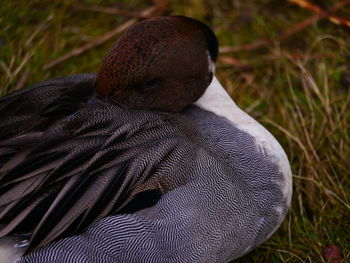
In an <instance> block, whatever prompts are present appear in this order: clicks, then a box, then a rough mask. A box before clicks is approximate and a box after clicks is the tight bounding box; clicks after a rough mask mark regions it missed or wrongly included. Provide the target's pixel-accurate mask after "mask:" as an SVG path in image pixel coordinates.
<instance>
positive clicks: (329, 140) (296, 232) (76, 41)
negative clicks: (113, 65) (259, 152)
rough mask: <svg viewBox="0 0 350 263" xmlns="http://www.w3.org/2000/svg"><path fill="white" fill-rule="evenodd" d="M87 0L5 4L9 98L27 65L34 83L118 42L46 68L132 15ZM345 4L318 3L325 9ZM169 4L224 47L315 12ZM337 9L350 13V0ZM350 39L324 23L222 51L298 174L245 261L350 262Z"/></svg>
mask: <svg viewBox="0 0 350 263" xmlns="http://www.w3.org/2000/svg"><path fill="white" fill-rule="evenodd" d="M77 2H78V1H73V0H69V1H63V0H61V1H48V0H46V1H39V0H37V1H34V0H32V1H27V2H26V3H25V4H23V3H22V1H19V0H17V1H3V2H2V3H1V6H0V95H4V94H6V93H8V92H10V91H11V90H13V89H15V87H16V84H17V83H18V81H19V79H20V78H21V76H23V74H24V73H25V72H26V71H27V72H29V78H28V79H27V81H26V85H30V84H34V83H36V82H39V81H42V80H45V79H47V78H50V77H57V76H64V75H69V74H75V73H82V72H96V71H97V69H98V65H99V63H100V60H101V58H102V57H103V56H104V54H105V53H106V51H107V50H108V48H109V47H110V46H111V45H112V44H113V41H109V42H107V43H106V44H104V45H102V46H100V47H98V48H95V49H92V50H90V51H89V52H87V53H85V54H83V55H80V56H78V57H75V58H72V59H70V60H67V61H66V62H64V63H62V64H60V65H58V66H56V67H54V68H52V69H50V70H43V69H42V68H43V65H45V64H46V63H48V62H50V61H51V60H53V59H55V58H57V57H59V56H61V55H63V54H65V53H66V52H68V51H70V50H72V49H73V48H77V47H80V46H82V45H83V44H85V43H86V42H88V41H91V40H92V39H94V38H96V37H98V36H100V35H102V34H104V33H106V32H108V31H110V30H112V29H114V28H115V27H116V26H118V25H119V24H120V23H121V22H123V21H125V18H122V17H118V16H113V15H107V14H103V13H97V12H92V11H83V10H81V9H77V8H75V5H76V3H77ZM113 2H116V1H112V0H110V1H101V0H85V1H79V3H83V4H86V5H88V4H94V5H109V4H113ZM336 2H337V1H314V3H317V4H319V5H320V6H322V7H323V8H330V7H331V6H332V5H333V4H335V3H336ZM150 4H151V3H150V2H147V1H137V0H133V1H126V0H123V1H118V3H114V6H117V7H120V8H123V9H126V10H141V9H143V8H145V7H147V6H149V5H150ZM169 10H170V12H171V13H173V14H183V15H187V16H192V17H195V18H198V19H201V20H203V21H205V22H207V23H208V24H209V25H211V27H212V28H213V29H214V31H215V32H216V34H217V36H218V38H219V41H220V44H221V45H222V46H235V47H237V46H242V45H244V44H247V43H253V42H255V41H258V40H261V39H265V38H274V37H277V36H279V35H280V34H282V33H283V32H286V31H288V30H289V29H290V28H292V27H293V26H294V25H296V24H297V23H299V22H301V21H303V20H305V19H307V18H308V17H310V16H312V15H313V14H312V13H310V12H309V11H307V10H305V9H301V8H299V7H297V6H294V5H292V4H290V3H288V2H283V1H280V0H262V1H258V0H248V1H230V0H225V1H218V0H216V1H215V0H209V1H204V0H189V1H184V0H181V1H175V0H171V1H170V3H169ZM337 14H338V15H341V16H343V17H348V18H349V17H350V6H346V7H343V8H342V9H341V10H340V11H339V12H337ZM349 46H350V35H349V29H347V28H344V27H341V26H339V25H335V24H332V23H330V22H329V21H327V20H319V21H317V22H315V23H313V24H311V25H310V26H308V27H307V28H306V29H304V30H303V31H301V32H299V33H296V34H293V35H292V36H290V37H289V38H287V39H285V40H283V41H274V42H271V43H270V44H269V45H267V46H266V47H264V48H261V49H256V50H251V51H240V52H233V53H228V54H223V55H222V56H221V59H220V60H219V63H218V65H217V74H218V77H219V79H220V80H221V82H222V83H223V85H224V86H225V87H226V88H227V90H228V92H229V93H230V94H231V96H232V97H233V98H234V100H235V101H236V102H237V104H238V105H240V106H241V107H242V108H243V109H244V110H246V111H247V112H249V113H250V114H251V115H252V116H253V117H254V118H256V119H257V120H258V121H259V122H261V123H262V124H264V126H266V127H267V128H268V129H269V130H270V131H271V132H272V133H273V134H274V135H275V136H276V137H277V139H278V140H279V141H280V142H281V144H282V145H283V147H284V149H285V150H286V152H287V155H288V156H289V159H290V162H291V164H292V170H293V179H294V189H293V190H294V195H293V201H292V207H291V209H290V212H289V214H288V215H287V217H286V220H285V221H284V223H283V225H282V226H281V228H280V229H279V230H278V231H277V232H276V233H275V234H274V235H273V236H272V237H271V239H270V240H269V241H268V242H266V243H265V244H263V245H262V246H261V247H259V248H257V249H256V250H254V251H253V252H251V253H250V254H248V255H246V256H244V257H243V258H241V259H239V260H238V261H237V262H326V261H325V260H324V259H323V256H322V254H323V249H324V248H325V247H326V246H330V245H335V246H338V247H340V248H341V250H342V255H343V258H344V262H345V260H346V259H348V258H350V232H349V229H350V83H349V81H350V59H349V55H350V50H349ZM233 59H234V60H233ZM346 78H348V81H346Z"/></svg>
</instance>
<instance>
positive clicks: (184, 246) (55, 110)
mask: <svg viewBox="0 0 350 263" xmlns="http://www.w3.org/2000/svg"><path fill="white" fill-rule="evenodd" d="M93 82H94V76H93V75H78V76H72V77H68V78H64V79H61V80H55V81H53V82H50V81H49V82H46V84H41V85H42V86H40V89H39V90H38V92H42V93H43V94H45V92H48V93H49V94H51V95H48V97H50V96H51V97H50V98H51V99H48V101H47V103H46V105H42V104H40V106H38V109H35V112H36V115H35V116H27V115H26V114H25V113H24V112H21V111H20V110H18V109H16V110H14V111H13V112H14V113H13V115H14V118H11V116H7V117H6V121H5V122H2V121H1V123H4V124H0V130H7V131H8V130H10V132H3V133H1V138H2V140H1V141H0V160H1V163H0V164H1V166H0V167H1V168H0V176H1V177H0V192H1V195H0V205H1V206H0V209H1V210H0V222H1V224H4V227H3V228H2V232H1V233H2V234H3V235H5V234H7V233H12V232H14V231H20V230H21V231H30V232H32V233H33V236H32V239H31V245H30V249H34V248H36V247H37V246H42V245H45V244H47V243H48V242H50V241H52V240H55V239H57V238H58V237H64V236H68V235H73V234H79V233H81V232H82V231H84V230H85V229H86V227H88V226H89V225H91V224H93V223H94V224H93V225H92V226H90V227H89V228H88V230H86V231H85V232H83V233H82V234H79V235H76V236H71V237H67V238H65V239H61V240H58V241H56V242H53V243H51V244H49V245H47V246H45V247H43V248H41V249H39V250H37V251H34V252H33V253H32V254H29V255H27V256H26V257H25V258H24V259H23V262H65V263H67V262H225V261H227V260H228V259H231V258H237V257H239V256H241V255H243V254H245V253H246V252H247V251H249V250H251V249H253V248H254V247H256V246H258V245H259V244H261V243H262V242H263V241H265V240H266V239H267V238H268V237H269V235H270V234H271V232H272V231H273V230H274V229H275V226H276V224H278V223H279V222H280V219H281V217H283V216H284V215H285V213H286V211H287V203H286V200H284V199H283V194H282V192H281V189H280V181H281V180H282V177H281V172H280V171H279V169H278V166H277V165H276V164H275V163H273V161H271V160H269V157H268V156H267V155H266V154H265V153H264V152H262V151H261V150H260V149H259V148H257V147H256V145H255V142H254V138H253V137H251V136H249V135H248V134H246V133H244V132H242V131H240V130H239V129H237V127H235V126H234V125H232V123H230V122H228V121H227V120H226V119H225V118H221V117H218V116H216V115H214V114H212V113H209V112H206V111H204V110H201V109H199V108H197V107H190V108H188V109H187V110H186V111H184V112H183V113H182V114H181V115H180V114H167V113H161V112H149V111H142V110H130V109H125V108H123V107H120V106H114V105H112V104H110V103H109V102H107V101H101V100H97V99H93V98H90V99H89V97H90V96H91V94H92V85H93ZM52 83H55V84H52ZM67 83H69V85H67ZM61 84H62V85H61ZM63 86H64V87H67V86H68V87H69V88H68V89H66V88H65V89H63V88H62V87H63ZM45 87H46V88H45ZM77 87H79V88H77ZM82 87H84V88H85V89H84V92H82V93H80V95H79V98H78V97H77V100H78V102H79V103H78V104H77V101H73V102H72V101H69V100H67V99H65V98H66V97H67V96H66V94H67V93H72V92H77V90H81V88H82ZM29 89H31V88H29ZM46 90H48V91H46ZM23 94H25V91H23ZM82 95H83V96H82ZM41 97H42V94H41ZM58 97H59V98H61V99H60V100H57V98H58ZM2 100H3V102H5V103H3V102H1V104H0V105H8V106H7V107H14V104H15V101H16V99H15V98H14V97H11V96H10V97H8V98H7V99H6V97H5V98H4V99H2ZM7 100H8V102H6V101H7ZM50 100H51V102H50ZM45 101H46V100H45ZM53 101H55V102H54V103H52V102H53ZM35 103H41V102H37V101H34V100H33V103H32V104H30V103H28V107H35ZM74 105H75V106H74ZM76 105H79V107H77V106H76ZM5 107H6V106H3V108H2V109H0V113H1V110H3V111H6V110H5ZM0 116H2V115H0ZM0 118H2V117H0ZM42 123H45V125H47V124H49V128H48V129H47V130H43V129H42ZM1 125H3V126H1ZM10 127H13V130H11V129H10ZM26 136H27V137H26ZM19 142H21V143H19ZM22 142H24V143H22ZM152 191H156V193H157V194H156V197H155V199H156V200H151V199H152V198H150V201H149V202H147V201H146V202H145V203H143V204H139V205H136V208H135V204H134V205H133V206H132V205H131V204H132V203H133V201H134V200H135V199H136V198H137V197H138V196H139V195H140V194H142V193H148V192H152ZM148 197H149V195H146V196H145V198H146V199H147V198H148ZM151 201H152V202H151ZM157 201H158V202H157ZM154 203H156V204H155V205H154ZM1 211H2V213H1ZM135 211H136V212H135ZM106 216H108V217H106ZM103 217H106V218H104V219H102V220H101V218H103ZM29 225H30V226H33V228H31V227H29V229H28V226H29Z"/></svg>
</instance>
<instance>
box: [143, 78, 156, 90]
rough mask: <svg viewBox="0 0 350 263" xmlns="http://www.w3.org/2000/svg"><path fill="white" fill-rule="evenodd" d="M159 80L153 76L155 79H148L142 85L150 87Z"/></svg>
mask: <svg viewBox="0 0 350 263" xmlns="http://www.w3.org/2000/svg"><path fill="white" fill-rule="evenodd" d="M158 82H159V79H157V78H155V79H151V80H149V81H147V82H146V83H145V85H144V88H145V89H147V88H150V87H153V86H154V85H156V84H157V83H158Z"/></svg>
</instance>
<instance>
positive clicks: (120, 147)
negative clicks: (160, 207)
mask: <svg viewBox="0 0 350 263" xmlns="http://www.w3.org/2000/svg"><path fill="white" fill-rule="evenodd" d="M174 123H177V124H176V125H174ZM178 123H180V124H181V121H177V120H176V121H175V120H174V119H173V117H171V115H167V114H150V113H146V112H142V111H128V110H125V109H122V108H119V107H115V106H111V105H109V106H108V105H107V103H104V102H101V101H97V100H96V101H90V103H89V104H86V105H85V106H82V107H81V108H80V109H79V110H78V111H76V112H74V114H71V115H67V116H66V117H65V118H60V119H59V120H57V121H56V122H55V123H53V124H52V125H51V126H50V127H49V128H48V129H47V130H45V131H42V134H41V135H38V134H37V135H36V136H39V137H38V138H34V137H35V136H32V135H31V133H30V132H28V133H24V134H23V133H22V134H20V135H17V136H15V137H11V138H8V139H6V140H2V141H0V151H2V152H3V154H4V152H6V151H8V153H9V155H10V156H11V157H10V158H7V159H6V162H3V163H2V166H1V168H0V193H1V194H0V224H3V226H2V228H1V229H0V237H1V236H5V235H7V234H10V233H14V232H19V231H30V232H32V233H33V235H32V238H31V241H30V247H29V250H28V251H31V250H33V249H35V248H37V247H40V246H43V245H45V244H47V243H49V242H50V241H52V240H54V239H56V238H58V237H61V236H64V235H67V233H69V234H74V233H77V232H79V231H81V230H83V229H85V228H86V227H87V226H88V225H90V224H91V223H93V222H95V221H96V220H98V219H100V218H102V217H105V216H107V215H110V214H113V213H116V212H123V211H124V212H133V211H137V210H139V209H142V208H145V207H147V206H149V205H152V203H154V202H156V201H157V200H158V199H159V197H160V195H161V194H162V193H163V192H165V191H167V187H168V186H167V185H166V184H165V183H160V179H159V178H160V177H161V176H162V175H164V174H166V172H167V171H169V167H166V168H164V170H165V173H164V171H160V166H162V167H163V166H164V165H165V164H166V163H167V160H168V159H169V158H171V156H172V155H173V154H174V153H175V152H178V151H187V150H184V149H185V148H186V147H178V144H179V141H181V136H183V135H181V134H184V132H183V131H179V129H182V128H181V127H182V126H181V125H180V126H181V127H180V128H179V127H177V126H179V125H178ZM183 126H186V125H183ZM31 136H32V137H33V138H32V141H31V142H30V143H27V144H25V145H22V146H20V145H19V144H20V143H19V142H20V141H22V140H23V138H24V137H31ZM27 139H28V138H27ZM28 140H29V139H28ZM188 148H189V149H191V148H190V147H188ZM189 151H190V150H188V151H187V152H189ZM178 155H180V154H179V153H178ZM190 156H191V154H189V155H188V158H190ZM180 161H181V160H180ZM180 161H179V162H180ZM172 165H175V166H176V163H174V164H172ZM178 166H179V167H180V166H181V165H180V163H179V165H178ZM170 168H171V167H170ZM145 193H146V196H147V200H146V201H145V196H144V197H142V194H145ZM140 195H141V197H140ZM137 198H139V201H137V202H135V200H136V199H137ZM140 201H141V202H140ZM1 210H2V211H1Z"/></svg>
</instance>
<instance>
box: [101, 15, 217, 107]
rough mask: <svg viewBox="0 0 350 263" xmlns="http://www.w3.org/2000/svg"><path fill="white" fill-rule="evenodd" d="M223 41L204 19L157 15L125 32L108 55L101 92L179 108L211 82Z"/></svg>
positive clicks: (126, 101) (130, 102)
mask: <svg viewBox="0 0 350 263" xmlns="http://www.w3.org/2000/svg"><path fill="white" fill-rule="evenodd" d="M217 55H218V42H217V39H216V37H215V34H214V33H213V31H212V30H211V29H210V28H209V27H208V26H206V25H205V24H203V23H202V22H200V21H198V20H195V19H192V18H188V17H184V16H168V17H155V18H151V19H148V20H145V21H143V22H140V23H138V24H136V25H134V26H133V27H132V28H131V29H130V30H128V31H127V32H126V33H124V34H123V35H122V36H121V37H120V39H119V40H118V41H117V43H116V44H115V45H114V46H113V47H112V48H111V50H110V51H109V53H108V55H107V56H106V58H105V59H104V61H103V63H102V65H101V68H100V71H99V73H98V75H97V79H96V95H97V97H99V98H109V99H110V100H111V101H112V102H113V103H114V104H118V105H126V106H128V107H131V108H138V109H154V110H161V111H170V112H178V111H181V110H182V109H183V108H185V107H186V106H188V105H190V104H191V103H193V102H194V101H196V100H197V99H198V98H199V97H200V96H201V95H202V94H203V93H204V91H205V89H206V88H207V87H208V86H209V84H210V82H211V80H212V78H213V74H214V69H215V66H214V63H215V61H216V58H217Z"/></svg>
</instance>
